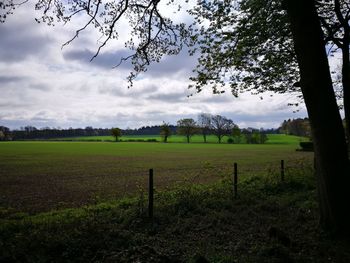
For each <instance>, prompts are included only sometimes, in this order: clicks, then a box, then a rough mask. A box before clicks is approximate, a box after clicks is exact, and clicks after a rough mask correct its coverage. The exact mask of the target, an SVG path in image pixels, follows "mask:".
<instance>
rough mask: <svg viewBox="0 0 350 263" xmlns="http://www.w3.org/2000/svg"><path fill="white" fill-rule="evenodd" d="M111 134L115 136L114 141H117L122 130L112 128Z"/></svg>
mask: <svg viewBox="0 0 350 263" xmlns="http://www.w3.org/2000/svg"><path fill="white" fill-rule="evenodd" d="M111 132H112V135H113V136H114V137H115V141H116V142H117V141H118V138H119V137H121V136H122V130H121V129H119V128H112V130H111Z"/></svg>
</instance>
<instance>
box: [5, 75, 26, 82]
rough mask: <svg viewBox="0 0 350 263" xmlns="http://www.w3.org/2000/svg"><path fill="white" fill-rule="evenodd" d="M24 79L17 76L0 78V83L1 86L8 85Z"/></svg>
mask: <svg viewBox="0 0 350 263" xmlns="http://www.w3.org/2000/svg"><path fill="white" fill-rule="evenodd" d="M24 79H25V78H24V77H17V76H0V83H1V84H8V83H12V82H18V81H22V80H24Z"/></svg>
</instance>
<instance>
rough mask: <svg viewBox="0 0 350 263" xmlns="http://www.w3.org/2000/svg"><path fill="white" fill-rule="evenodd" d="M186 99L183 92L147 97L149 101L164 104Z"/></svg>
mask: <svg viewBox="0 0 350 263" xmlns="http://www.w3.org/2000/svg"><path fill="white" fill-rule="evenodd" d="M186 98H187V95H186V94H185V93H183V92H171V93H166V94H164V93H162V94H154V95H150V96H148V97H147V99H150V100H158V101H164V102H181V101H184V100H185V99H186Z"/></svg>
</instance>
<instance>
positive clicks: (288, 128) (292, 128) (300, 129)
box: [279, 118, 311, 137]
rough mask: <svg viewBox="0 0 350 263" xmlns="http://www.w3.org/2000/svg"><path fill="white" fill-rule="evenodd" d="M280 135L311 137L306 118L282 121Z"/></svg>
mask: <svg viewBox="0 0 350 263" xmlns="http://www.w3.org/2000/svg"><path fill="white" fill-rule="evenodd" d="M279 129H280V131H281V132H282V133H285V134H291V135H296V136H304V137H310V136H311V128H310V122H309V119H308V118H304V119H300V118H299V119H293V120H290V119H289V120H284V121H283V123H282V124H281V127H280V128H279Z"/></svg>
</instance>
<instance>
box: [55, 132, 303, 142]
mask: <svg viewBox="0 0 350 263" xmlns="http://www.w3.org/2000/svg"><path fill="white" fill-rule="evenodd" d="M227 139H228V137H227V136H226V137H224V138H223V139H222V143H226V142H227ZM52 140H59V141H115V138H114V137H113V136H82V137H68V138H58V139H52ZM119 140H120V141H121V142H127V141H137V140H144V141H147V140H156V141H158V142H162V138H161V136H159V135H125V136H122V137H120V138H119ZM308 140H309V139H308V138H305V137H298V136H293V135H285V134H269V135H268V140H267V142H266V143H267V144H298V143H299V142H301V141H308ZM182 142H183V143H187V141H186V138H185V136H180V135H172V136H170V137H169V138H168V143H182ZM190 142H191V143H203V142H204V141H203V136H201V135H194V136H192V137H191V141H190ZM207 143H218V139H217V137H216V136H214V135H208V136H207ZM242 143H243V144H244V138H243V136H242Z"/></svg>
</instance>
